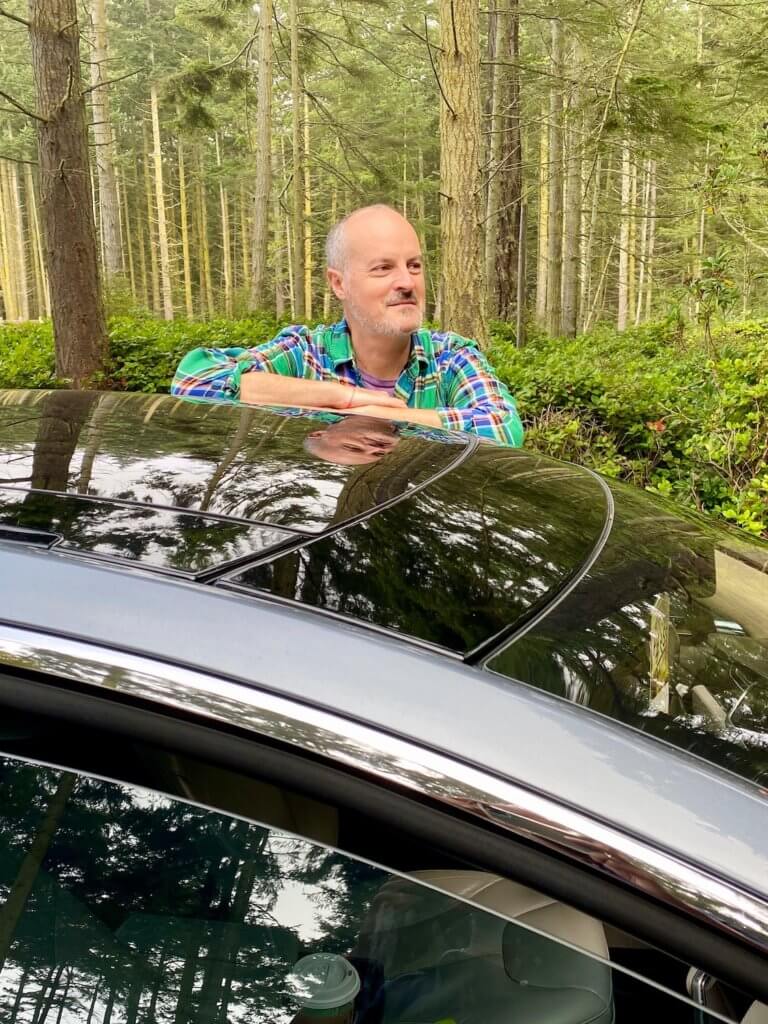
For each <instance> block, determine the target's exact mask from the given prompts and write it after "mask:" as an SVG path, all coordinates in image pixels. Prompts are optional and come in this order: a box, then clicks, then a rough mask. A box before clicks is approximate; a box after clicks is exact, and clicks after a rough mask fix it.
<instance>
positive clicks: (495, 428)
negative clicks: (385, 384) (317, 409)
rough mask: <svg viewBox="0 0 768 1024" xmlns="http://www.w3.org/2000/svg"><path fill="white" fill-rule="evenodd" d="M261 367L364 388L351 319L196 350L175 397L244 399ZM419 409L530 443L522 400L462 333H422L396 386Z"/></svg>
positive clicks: (503, 440) (458, 425) (180, 374)
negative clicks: (252, 342)
mask: <svg viewBox="0 0 768 1024" xmlns="http://www.w3.org/2000/svg"><path fill="white" fill-rule="evenodd" d="M256 370H261V371H264V372H267V373H279V374H281V375H282V376H284V377H299V378H303V379H305V380H321V381H343V382H344V383H345V384H352V385H354V386H356V387H364V383H363V381H362V379H361V377H360V374H359V372H358V369H357V366H356V364H355V353H354V349H353V347H352V339H351V338H350V336H349V331H348V329H347V324H346V322H345V321H343V320H342V321H341V322H340V323H337V324H334V326H332V327H324V326H319V327H316V328H315V329H314V330H312V331H310V330H309V328H307V327H302V326H295V327H286V328H285V329H284V330H282V331H281V332H280V333H279V334H278V335H277V337H275V338H273V339H272V341H268V342H266V343H264V344H262V345H256V346H254V347H253V348H196V349H193V350H192V351H191V352H188V353H187V355H186V356H184V358H183V359H182V360H181V362H180V363H179V366H178V369H177V370H176V374H175V376H174V379H173V383H172V385H171V393H172V394H174V395H179V396H187V397H191V398H209V399H210V398H218V399H223V400H227V401H237V400H238V399H239V397H240V379H241V377H242V375H243V374H244V373H251V372H253V371H256ZM395 395H397V396H398V397H399V398H402V399H403V401H404V402H405V403H406V404H407V405H408V406H410V408H412V409H434V410H435V411H436V412H437V413H438V415H439V417H440V420H441V422H442V425H443V426H444V427H445V428H446V429H448V430H470V431H472V432H473V433H475V434H478V435H479V436H480V437H484V438H486V439H487V440H490V441H495V442H497V443H498V444H504V445H510V446H513V447H517V446H519V445H521V444H522V443H523V426H522V423H521V422H520V417H519V416H518V414H517V407H516V405H515V402H514V399H513V398H512V396H511V394H510V393H509V391H508V390H507V388H506V387H505V385H504V384H502V382H501V381H500V380H499V379H498V378H497V377H496V375H495V374H494V372H493V370H492V369H491V366H490V364H489V363H488V361H487V360H486V358H485V356H484V355H483V354H482V353H481V352H480V350H479V349H478V347H477V344H476V343H475V342H474V341H471V340H469V339H467V338H462V337H460V336H459V335H458V334H451V333H449V332H442V331H428V330H424V329H422V330H419V331H414V333H413V334H412V335H411V355H410V358H409V360H408V363H407V364H406V366H405V369H404V370H403V372H402V373H401V374H400V376H399V378H398V380H397V383H396V384H395Z"/></svg>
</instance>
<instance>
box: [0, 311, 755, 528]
mask: <svg viewBox="0 0 768 1024" xmlns="http://www.w3.org/2000/svg"><path fill="white" fill-rule="evenodd" d="M280 326H281V324H280V323H279V322H278V321H277V320H276V319H275V317H274V316H273V315H272V314H270V313H261V314H251V315H249V316H247V317H243V318H242V319H238V320H213V321H210V322H207V323H201V322H197V321H187V320H174V321H171V322H166V321H162V320H156V319H153V318H152V317H150V316H148V315H147V316H144V315H141V314H140V313H139V314H136V313H133V314H131V315H128V314H124V315H121V316H112V317H111V318H110V320H109V336H110V354H109V361H108V365H107V369H106V372H105V375H104V379H103V381H101V382H100V383H101V385H102V386H103V387H105V388H113V389H116V390H121V391H122V390H124V391H143V392H149V393H153V392H167V391H168V389H169V387H170V384H171V379H172V377H173V373H174V370H175V368H176V366H177V364H178V362H179V360H180V359H181V357H182V356H183V355H184V354H185V353H186V352H188V351H189V350H190V349H192V348H195V347H197V346H211V347H223V348H228V347H236V346H247V345H253V344H256V343H258V342H259V341H263V340H267V339H268V338H271V337H273V336H274V334H276V332H277V331H278V329H279V327H280ZM491 336H492V343H491V348H490V352H489V355H490V358H491V360H492V362H493V363H494V365H495V366H496V369H497V370H498V372H499V375H500V376H501V377H502V378H503V379H504V380H505V381H506V383H507V384H508V385H509V386H510V389H511V390H512V393H513V394H514V395H515V397H516V399H517V401H518V405H519V407H520V412H521V414H522V416H523V419H524V422H525V424H526V429H527V436H526V444H527V445H528V446H530V447H533V448H536V449H538V450H540V451H543V452H546V453H548V454H550V455H554V456H556V457H558V458H563V459H568V460H570V461H574V462H578V463H581V464H583V465H587V466H590V467H592V468H594V469H596V470H598V471H599V472H601V473H604V474H605V475H607V476H611V477H616V478H620V479H622V480H627V481H629V482H631V483H635V484H637V485H639V486H641V487H646V488H648V489H650V490H653V491H656V492H658V493H659V494H663V495H666V496H668V497H671V498H673V499H674V500H676V501H678V502H681V503H683V504H685V505H689V506H693V507H695V508H698V509H701V510H705V511H709V512H713V513H715V514H717V515H720V516H722V517H724V518H725V519H726V520H729V521H730V522H733V523H735V524H737V525H738V526H741V527H742V528H743V529H745V530H747V531H749V532H750V533H752V534H754V535H768V321H763V320H750V321H745V322H741V323H734V324H729V325H727V326H726V327H723V328H721V329H720V330H719V331H715V332H713V337H712V341H711V344H708V345H707V346H703V345H702V344H701V343H699V342H697V341H694V340H691V339H686V338H685V336H684V335H683V332H682V331H681V327H680V323H679V321H676V320H675V318H674V317H670V318H669V319H668V320H667V321H662V322H659V323H650V324H644V325H642V326H641V327H634V328H631V329H629V330H627V331H624V332H623V333H621V334H619V333H617V332H616V331H615V330H613V329H611V328H610V327H608V326H606V325H599V326H598V327H596V328H595V329H594V330H593V331H591V332H590V333H589V334H588V335H584V336H582V337H579V338H575V339H573V340H568V339H551V338H546V337H544V336H542V335H541V334H539V333H537V331H536V330H535V329H532V328H531V329H529V331H528V343H527V344H526V346H525V347H524V348H523V349H518V348H516V346H515V332H514V327H513V326H512V325H510V324H506V323H499V322H496V323H492V324H491ZM56 383H57V382H56V378H55V373H54V356H53V341H52V335H51V327H50V324H47V323H42V324H40V323H28V324H22V325H9V326H0V387H13V388H17V387H27V388H39V387H55V386H56Z"/></svg>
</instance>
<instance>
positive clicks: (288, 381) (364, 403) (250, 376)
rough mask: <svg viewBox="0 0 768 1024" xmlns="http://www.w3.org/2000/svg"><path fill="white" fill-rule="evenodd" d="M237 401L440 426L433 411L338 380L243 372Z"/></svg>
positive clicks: (383, 393)
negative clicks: (409, 405)
mask: <svg viewBox="0 0 768 1024" xmlns="http://www.w3.org/2000/svg"><path fill="white" fill-rule="evenodd" d="M240 401H241V402H247V403H248V404H249V405H292V406H301V407H303V408H307V409H314V410H322V411H324V412H335V413H342V414H348V415H357V416H373V417H378V418H380V419H388V420H407V421H408V422H409V423H419V424H421V425H422V426H427V427H439V426H440V425H441V420H440V417H439V415H438V414H437V412H435V411H434V410H433V409H409V408H408V406H407V405H406V404H405V402H404V401H403V400H402V399H400V398H395V397H394V396H392V395H388V394H387V393H386V392H383V391H372V390H370V389H368V388H356V387H352V386H351V385H349V384H342V383H340V382H339V381H324V380H304V379H299V378H296V377H282V376H280V375H279V374H275V373H260V372H258V371H256V372H252V373H244V374H243V376H242V377H241V379H240Z"/></svg>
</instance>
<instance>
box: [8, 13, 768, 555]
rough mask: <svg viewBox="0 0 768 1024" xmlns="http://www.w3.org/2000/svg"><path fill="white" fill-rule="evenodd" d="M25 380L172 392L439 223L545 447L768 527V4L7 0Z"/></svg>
mask: <svg viewBox="0 0 768 1024" xmlns="http://www.w3.org/2000/svg"><path fill="white" fill-rule="evenodd" d="M0 26H2V32H0V65H1V66H2V71H1V72H0V299H1V301H0V313H1V314H2V317H3V321H2V323H0V386H3V387H21V386H31V387H42V386H61V385H62V384H70V385H71V384H74V385H75V386H81V385H82V384H84V383H88V384H91V385H96V386H99V387H105V388H109V389H112V388H116V389H128V390H143V391H155V390H164V389H165V388H167V386H168V381H169V377H170V373H171V372H172V369H173V364H174V362H175V361H176V360H177V359H178V357H179V355H180V354H182V353H183V352H184V351H185V350H186V349H188V348H191V347H193V346H194V345H195V344H225V343H228V344H242V343H243V342H249V343H255V342H257V341H260V340H266V338H267V337H268V336H269V335H270V334H271V333H273V332H274V330H275V329H277V327H278V326H279V325H280V324H284V323H291V322H294V323H295V322H306V323H317V322H320V321H323V322H329V321H330V320H332V319H335V318H336V317H337V315H338V309H337V307H336V304H335V300H332V296H331V294H330V292H329V290H328V288H327V285H326V282H325V277H324V261H323V244H324V239H325V235H326V233H327V231H328V229H329V227H330V226H331V225H332V224H333V223H335V222H336V221H337V220H338V219H339V218H340V217H342V216H343V215H344V214H345V213H346V212H348V211H349V210H351V209H354V208H355V207H357V206H360V205H363V204H366V203H370V202H375V201H384V202H388V203H391V204H392V205H394V206H396V207H397V208H398V209H400V210H401V211H402V212H403V213H404V214H405V215H406V216H408V217H409V218H410V219H411V220H412V221H413V223H414V225H415V227H416V228H417V231H418V232H419V235H420V237H421V239H422V244H423V247H424V253H425V257H426V262H427V269H428V279H429V284H428V298H429V308H428V315H429V317H430V319H431V321H433V322H436V323H439V324H440V325H441V326H443V327H446V328H450V329H453V330H456V331H458V332H459V333H462V334H465V335H467V336H471V337H475V338H477V339H478V340H479V341H480V342H481V344H483V345H484V346H486V347H487V349H488V351H489V354H490V356H491V358H492V360H493V361H494V362H495V364H496V365H497V368H498V369H499V372H500V374H501V376H503V377H504V379H505V380H506V381H507V382H508V383H509V384H510V386H511V387H512V389H513V393H514V394H515V395H516V397H517V399H518V402H519V404H520V409H521V413H522V414H523V416H524V419H525V421H526V424H527V427H528V441H527V443H528V444H531V445H533V446H534V447H538V448H540V449H541V450H544V451H547V452H549V453H551V454H555V455H558V456H562V457H566V458H570V459H574V460H576V461H580V462H584V463H586V464H588V465H591V466H594V467H595V468H597V469H598V470H600V471H601V472H604V473H607V474H608V475H611V476H616V477H621V478H623V479H626V480H628V481H630V482H632V483H635V484H639V485H641V486H644V487H650V488H652V489H654V490H656V491H657V492H659V493H661V494H663V495H668V496H670V497H672V498H673V499H675V500H677V501H679V502H682V503H684V504H687V505H689V506H691V507H695V508H698V509H700V510H706V511H712V512H715V513H717V514H719V515H720V516H724V517H725V518H726V519H729V520H731V521H733V522H735V523H737V524H738V525H740V526H742V527H743V528H745V529H747V530H748V531H750V532H751V533H752V534H754V535H760V534H766V533H768V466H767V464H766V449H767V448H768V417H767V416H766V412H765V410H766V408H768V402H766V397H768V396H767V394H766V392H767V387H766V383H765V380H766V370H767V369H768V356H767V355H766V342H767V341H768V320H767V319H766V318H767V317H768V274H767V271H768V202H766V200H768V103H767V102H766V99H765V97H766V86H767V85H768V57H766V54H765V49H764V45H763V40H764V38H765V35H766V30H768V13H766V11H765V9H764V8H763V7H762V5H760V4H755V3H751V2H748V0H745V2H731V0H723V2H716V0H712V2H696V3H694V2H687V0H633V2H629V3H628V2H619V0H601V2H596V0H588V2H582V3H579V4H576V3H573V2H572V0H546V2H545V0H530V2H529V3H525V4H522V3H520V0H487V2H486V3H483V4H480V3H475V2H474V0H424V2H422V3H419V4H406V3H403V2H402V0H387V2H379V0H357V2H344V3H340V2H334V0H329V2H326V3H322V4H320V3H317V2H316V0H284V2H275V0H263V2H262V3H261V4H251V5H249V4H243V3H240V2H239V0H179V2H177V3H175V4H174V3H170V2H169V0H109V3H107V2H106V0H85V2H84V3H83V4H77V3H76V2H75V0H29V3H28V4H24V3H22V2H21V0H3V3H2V4H0Z"/></svg>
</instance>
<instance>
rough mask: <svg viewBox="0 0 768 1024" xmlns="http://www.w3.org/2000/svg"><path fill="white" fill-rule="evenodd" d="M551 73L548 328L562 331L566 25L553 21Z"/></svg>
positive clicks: (555, 333)
mask: <svg viewBox="0 0 768 1024" xmlns="http://www.w3.org/2000/svg"><path fill="white" fill-rule="evenodd" d="M551 32H552V74H553V75H554V81H553V84H552V86H551V87H550V91H549V218H548V223H547V331H548V332H549V334H551V335H552V336H553V337H557V336H558V335H560V334H562V331H563V319H562V317H563V311H562V294H561V289H562V273H563V91H562V79H563V56H564V48H563V47H564V44H563V26H562V23H561V22H560V19H559V18H553V19H552V22H551Z"/></svg>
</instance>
